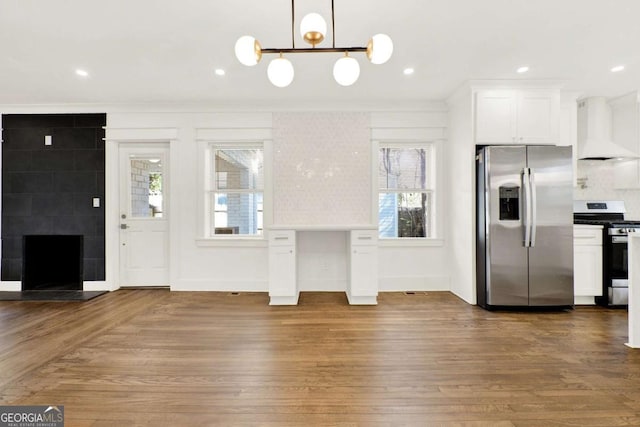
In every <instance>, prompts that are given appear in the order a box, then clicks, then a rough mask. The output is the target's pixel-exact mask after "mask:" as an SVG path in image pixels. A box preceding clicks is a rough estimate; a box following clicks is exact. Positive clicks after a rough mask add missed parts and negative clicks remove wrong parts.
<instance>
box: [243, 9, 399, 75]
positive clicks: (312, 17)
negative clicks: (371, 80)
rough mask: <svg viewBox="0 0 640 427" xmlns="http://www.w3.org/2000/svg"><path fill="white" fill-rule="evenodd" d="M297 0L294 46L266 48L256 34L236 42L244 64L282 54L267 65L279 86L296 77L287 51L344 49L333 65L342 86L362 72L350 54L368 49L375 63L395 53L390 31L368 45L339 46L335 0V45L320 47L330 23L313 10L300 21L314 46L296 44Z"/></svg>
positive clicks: (373, 39)
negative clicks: (285, 55)
mask: <svg viewBox="0 0 640 427" xmlns="http://www.w3.org/2000/svg"><path fill="white" fill-rule="evenodd" d="M294 2H295V0H291V47H290V48H281V49H278V48H268V49H263V48H262V46H260V42H258V40H256V39H255V38H254V37H252V36H242V37H240V38H239V39H238V41H237V42H236V46H235V52H236V57H237V58H238V61H240V63H242V64H243V65H247V66H253V65H256V64H257V63H258V62H260V59H261V58H262V55H263V54H265V53H266V54H270V53H275V54H279V57H278V58H276V59H274V60H272V61H271V62H270V63H269V67H268V68H267V77H268V78H269V81H270V82H271V83H272V84H273V85H274V86H277V87H287V86H289V84H291V82H292V81H293V77H294V74H295V72H294V69H293V64H291V61H289V60H288V59H286V58H284V54H289V53H320V52H322V53H326V52H330V53H331V52H333V53H344V56H343V57H342V58H340V59H338V60H337V61H336V62H335V64H334V66H333V77H334V79H335V80H336V82H338V84H340V85H342V86H351V85H352V84H354V83H355V82H356V81H357V80H358V77H359V76H360V64H359V63H358V61H357V60H356V59H355V58H353V57H351V56H349V53H351V52H365V53H366V55H367V58H368V59H369V61H370V62H371V63H372V64H384V63H385V62H387V61H388V60H389V58H391V55H392V54H393V42H392V41H391V37H389V36H388V35H386V34H376V35H375V36H373V37H372V38H371V39H370V40H369V42H368V43H367V46H366V47H336V43H335V40H336V37H335V35H336V28H335V19H334V7H333V0H331V32H332V37H331V38H332V46H331V47H316V46H317V45H319V44H320V43H322V41H323V40H324V39H325V37H326V34H327V23H326V21H325V20H324V18H323V17H322V16H321V15H319V14H317V13H309V14H308V15H305V16H304V18H302V21H301V22H300V35H301V36H302V39H303V40H304V41H305V42H307V43H309V44H310V45H311V46H312V47H305V48H296V44H295V38H294V34H295V4H294Z"/></svg>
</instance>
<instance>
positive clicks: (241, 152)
mask: <svg viewBox="0 0 640 427" xmlns="http://www.w3.org/2000/svg"><path fill="white" fill-rule="evenodd" d="M215 172H216V176H215V177H214V181H215V182H214V188H216V189H219V190H223V189H231V190H261V189H262V188H263V180H264V169H263V156H262V149H226V148H225V149H218V150H215Z"/></svg>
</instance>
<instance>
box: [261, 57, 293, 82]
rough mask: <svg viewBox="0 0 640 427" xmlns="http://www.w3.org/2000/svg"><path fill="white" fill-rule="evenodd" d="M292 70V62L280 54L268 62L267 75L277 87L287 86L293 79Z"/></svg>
mask: <svg viewBox="0 0 640 427" xmlns="http://www.w3.org/2000/svg"><path fill="white" fill-rule="evenodd" d="M293 76H294V71H293V64H291V61H289V60H288V59H286V58H283V57H282V56H281V57H280V58H276V59H274V60H272V61H271V62H270V63H269V67H268V68H267V77H269V81H270V82H271V83H272V84H273V85H274V86H277V87H287V86H289V85H290V84H291V82H292V81H293Z"/></svg>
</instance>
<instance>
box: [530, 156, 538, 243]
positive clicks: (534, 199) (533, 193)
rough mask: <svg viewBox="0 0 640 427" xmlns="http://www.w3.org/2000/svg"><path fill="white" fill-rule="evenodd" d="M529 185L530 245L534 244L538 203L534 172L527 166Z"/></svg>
mask: <svg viewBox="0 0 640 427" xmlns="http://www.w3.org/2000/svg"><path fill="white" fill-rule="evenodd" d="M529 186H530V188H531V240H530V242H529V246H530V247H534V246H535V245H536V229H537V228H538V218H537V217H538V215H537V214H536V211H537V210H538V203H537V197H536V173H535V171H534V170H533V169H532V168H529Z"/></svg>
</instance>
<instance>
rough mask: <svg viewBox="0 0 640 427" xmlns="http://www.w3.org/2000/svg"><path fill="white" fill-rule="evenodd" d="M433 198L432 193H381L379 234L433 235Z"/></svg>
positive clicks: (379, 199)
mask: <svg viewBox="0 0 640 427" xmlns="http://www.w3.org/2000/svg"><path fill="white" fill-rule="evenodd" d="M431 199H432V197H431V194H430V193H381V194H380V195H379V197H378V216H379V224H378V226H379V236H380V237H381V238H384V237H387V238H394V237H431V215H432V207H431V206H432V203H431Z"/></svg>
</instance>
